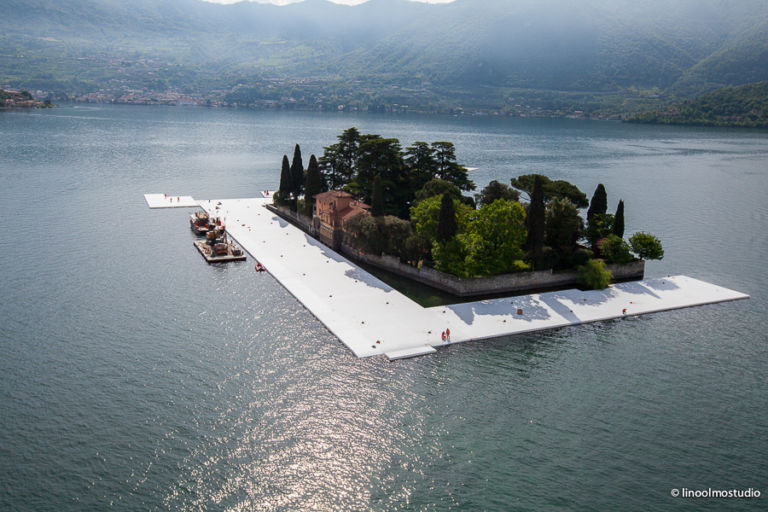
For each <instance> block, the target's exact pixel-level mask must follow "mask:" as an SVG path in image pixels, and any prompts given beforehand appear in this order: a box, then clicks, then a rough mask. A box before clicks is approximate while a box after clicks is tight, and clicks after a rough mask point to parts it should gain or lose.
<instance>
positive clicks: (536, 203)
mask: <svg viewBox="0 0 768 512" xmlns="http://www.w3.org/2000/svg"><path fill="white" fill-rule="evenodd" d="M545 208H546V207H545V206H544V180H542V179H541V176H539V175H537V176H536V177H535V178H534V181H533V190H532V192H531V204H530V205H528V216H527V217H526V219H525V226H526V228H527V229H528V237H527V239H526V241H525V248H526V249H527V250H528V252H529V253H530V257H531V259H532V260H533V261H535V260H536V259H537V258H538V257H539V255H540V254H541V251H542V249H543V248H544V231H545V227H546V209H545Z"/></svg>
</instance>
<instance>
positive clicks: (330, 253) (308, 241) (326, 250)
mask: <svg viewBox="0 0 768 512" xmlns="http://www.w3.org/2000/svg"><path fill="white" fill-rule="evenodd" d="M304 243H305V245H311V246H312V247H316V248H318V249H320V255H321V256H322V257H324V258H327V259H329V260H333V261H335V262H336V263H349V264H350V265H351V264H352V263H351V262H350V261H349V260H348V259H347V258H345V257H344V256H342V255H341V254H339V253H337V252H336V251H334V250H333V249H331V248H330V247H328V246H327V245H325V244H324V243H322V242H321V241H319V240H317V239H315V238H312V237H311V236H309V235H308V234H306V233H304Z"/></svg>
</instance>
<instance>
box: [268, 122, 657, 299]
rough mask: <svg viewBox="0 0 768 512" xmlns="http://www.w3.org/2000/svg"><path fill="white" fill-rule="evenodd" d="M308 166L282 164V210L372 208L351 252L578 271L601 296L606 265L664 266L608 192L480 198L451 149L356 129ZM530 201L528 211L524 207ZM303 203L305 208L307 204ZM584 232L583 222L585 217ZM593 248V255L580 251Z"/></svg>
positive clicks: (446, 263)
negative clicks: (342, 204) (345, 195)
mask: <svg viewBox="0 0 768 512" xmlns="http://www.w3.org/2000/svg"><path fill="white" fill-rule="evenodd" d="M337 139H338V141H337V142H336V143H335V144H332V145H330V146H328V147H326V148H324V153H323V156H322V157H321V158H320V159H319V160H317V159H315V157H314V155H312V157H311V158H310V161H309V166H308V168H307V170H306V172H305V171H304V170H303V169H302V163H301V162H302V160H301V150H300V148H299V146H298V145H296V148H295V150H294V156H293V161H292V162H291V163H289V160H288V157H287V156H285V157H283V164H282V172H281V180H280V190H279V192H278V194H277V195H276V198H275V200H276V202H282V203H283V204H287V205H289V206H291V208H293V209H294V210H296V208H297V206H296V205H297V204H299V205H303V206H302V208H301V209H300V210H301V213H304V214H305V215H308V216H309V215H311V214H312V207H313V204H314V196H315V195H316V194H317V193H319V192H321V191H325V190H338V189H343V190H346V191H348V192H350V193H352V194H353V195H355V196H356V197H357V198H359V199H360V200H362V201H364V202H367V203H369V204H370V205H371V212H370V213H371V215H368V214H360V215H357V216H356V217H354V218H352V219H349V220H348V221H347V222H346V225H345V229H346V235H347V242H348V243H350V244H351V245H353V246H356V247H357V248H358V249H360V250H362V251H364V252H366V253H369V254H375V255H381V254H389V255H391V256H395V257H398V258H399V259H400V260H401V261H402V262H404V263H409V264H412V265H415V266H421V265H428V266H431V267H434V268H435V269H437V270H440V271H443V272H448V273H451V274H454V275H456V276H459V277H482V276H491V275H496V274H503V273H509V272H519V271H523V270H531V269H533V270H546V269H555V270H564V269H573V268H578V269H580V271H581V273H582V279H583V284H584V286H587V287H594V288H602V287H605V286H607V284H608V283H609V282H610V280H611V278H612V276H611V273H610V271H609V270H608V269H607V268H606V266H605V264H606V263H628V262H630V261H632V260H633V259H634V258H635V256H633V253H634V255H636V256H637V257H640V258H643V259H661V258H662V257H663V256H664V251H663V249H662V247H661V243H660V242H659V240H658V239H657V238H656V237H655V236H653V235H650V234H648V233H636V234H635V235H633V236H632V237H631V238H630V239H629V242H627V241H625V240H624V239H623V236H624V222H625V221H624V214H625V212H624V201H619V203H618V206H617V209H616V212H615V213H609V212H608V194H607V191H606V189H605V186H603V184H602V183H601V184H599V185H598V186H597V188H596V189H595V192H594V194H593V196H592V199H591V201H587V196H586V195H585V194H584V193H583V192H582V191H581V190H579V189H578V187H576V186H575V185H573V184H571V183H569V182H567V181H563V180H554V181H553V180H551V179H549V178H548V177H547V176H543V175H540V174H526V175H522V176H519V177H517V178H513V179H512V180H511V185H512V187H510V186H509V185H505V184H503V183H500V182H498V181H491V182H490V183H489V184H488V185H487V186H486V187H485V188H483V189H482V191H481V192H480V193H479V194H476V195H475V196H474V198H471V197H469V196H466V195H464V193H463V192H466V191H469V190H472V189H474V183H472V181H470V180H469V178H468V177H467V170H466V168H464V167H463V166H461V165H460V164H458V163H457V162H456V155H455V148H454V146H453V144H451V143H450V142H433V143H431V144H428V143H426V142H415V143H414V144H413V145H412V146H409V147H407V148H406V149H405V150H403V149H402V148H401V146H400V142H399V141H398V140H397V139H391V138H383V137H381V136H379V135H371V134H361V133H360V132H359V131H358V130H357V129H355V128H350V129H348V130H345V131H344V132H343V133H342V134H341V135H339V136H338V138H337ZM521 192H522V193H525V194H526V195H527V196H528V199H529V200H528V202H526V203H522V202H521V201H520V195H521ZM302 194H304V198H303V199H300V197H301V195H302ZM587 207H588V209H587V211H586V222H585V220H584V219H583V218H582V217H581V215H580V214H579V209H580V208H587ZM582 240H585V241H586V242H588V244H589V246H588V247H585V246H583V245H580V242H581V241H582Z"/></svg>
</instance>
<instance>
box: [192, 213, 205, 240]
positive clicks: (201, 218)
mask: <svg viewBox="0 0 768 512" xmlns="http://www.w3.org/2000/svg"><path fill="white" fill-rule="evenodd" d="M189 227H190V229H192V231H193V232H194V233H195V234H196V235H198V236H203V235H207V234H208V232H209V231H210V216H209V215H208V212H205V211H199V212H195V213H193V214H192V215H190V216H189Z"/></svg>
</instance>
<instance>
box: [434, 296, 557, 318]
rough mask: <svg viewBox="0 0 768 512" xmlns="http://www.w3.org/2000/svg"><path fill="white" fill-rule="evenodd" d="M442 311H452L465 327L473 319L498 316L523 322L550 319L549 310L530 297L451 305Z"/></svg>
mask: <svg viewBox="0 0 768 512" xmlns="http://www.w3.org/2000/svg"><path fill="white" fill-rule="evenodd" d="M444 309H450V310H451V311H453V313H454V314H455V315H456V316H458V317H459V318H460V319H461V320H462V321H463V322H464V323H465V324H467V325H472V324H473V323H474V321H475V318H477V317H480V316H498V317H506V318H507V319H509V317H512V320H524V321H527V322H532V321H534V320H547V319H549V318H550V317H551V315H550V312H549V310H548V309H547V308H545V307H544V306H542V305H541V303H540V302H539V301H538V300H537V299H536V298H534V297H532V296H530V295H524V296H521V297H507V298H504V299H493V300H484V301H480V302H466V303H462V304H453V305H450V306H444ZM518 310H522V313H523V314H522V315H518V314H517V312H518Z"/></svg>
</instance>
